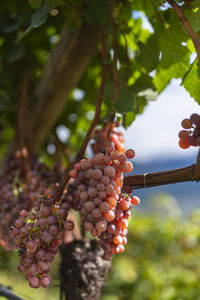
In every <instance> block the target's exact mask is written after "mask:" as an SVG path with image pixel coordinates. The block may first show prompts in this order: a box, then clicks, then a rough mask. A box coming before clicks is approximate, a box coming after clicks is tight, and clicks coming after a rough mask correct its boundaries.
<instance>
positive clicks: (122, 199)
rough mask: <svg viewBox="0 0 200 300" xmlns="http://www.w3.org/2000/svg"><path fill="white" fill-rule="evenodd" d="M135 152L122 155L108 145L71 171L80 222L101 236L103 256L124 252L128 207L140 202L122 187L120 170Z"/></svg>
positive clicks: (129, 167) (126, 168)
mask: <svg viewBox="0 0 200 300" xmlns="http://www.w3.org/2000/svg"><path fill="white" fill-rule="evenodd" d="M134 155H135V152H134V150H132V149H129V150H127V151H126V152H125V155H124V154H120V153H119V152H118V151H117V150H116V149H115V148H114V147H113V146H112V145H109V146H108V147H107V149H106V151H103V153H99V154H96V155H95V156H94V158H92V159H88V160H86V159H83V160H81V161H80V162H79V163H77V164H75V165H74V169H73V170H71V172H70V176H71V178H73V179H74V186H75V187H77V192H78V195H79V201H80V211H79V212H80V216H81V221H82V224H83V226H84V228H85V230H86V231H90V233H91V235H93V236H94V237H98V238H99V239H100V244H101V246H102V247H103V249H104V258H105V259H106V260H111V259H112V256H113V254H115V253H120V252H123V249H124V245H125V243H126V234H127V226H128V218H129V216H130V209H131V206H132V204H135V205H137V204H139V199H138V198H137V197H132V198H131V197H130V195H128V194H124V193H122V191H121V188H122V184H123V173H127V172H131V171H132V169H133V166H132V163H131V162H130V161H127V158H128V159H131V158H133V157H134Z"/></svg>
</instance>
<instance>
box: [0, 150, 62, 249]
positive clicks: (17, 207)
mask: <svg viewBox="0 0 200 300" xmlns="http://www.w3.org/2000/svg"><path fill="white" fill-rule="evenodd" d="M23 159H24V157H23V152H22V151H16V152H15V154H14V155H10V156H9V157H8V159H7V161H6V164H5V168H4V170H3V172H2V174H1V175H0V244H1V246H2V247H4V248H5V249H6V250H14V249H15V248H16V245H15V244H14V243H13V239H11V238H10V236H9V228H10V226H11V225H13V224H14V222H15V220H16V218H17V217H18V216H19V213H20V211H21V210H29V209H31V208H32V207H33V205H34V204H35V203H36V202H37V199H38V196H39V195H41V194H43V193H44V191H45V189H46V186H47V185H48V184H50V183H52V182H54V181H56V179H57V178H56V176H55V175H54V174H53V173H52V172H51V171H50V170H49V169H48V167H47V166H46V165H45V164H44V163H40V162H38V161H37V159H35V158H33V159H32V162H31V166H30V167H31V168H30V170H29V171H28V172H27V173H26V174H25V172H24V170H23V167H22V166H23Z"/></svg>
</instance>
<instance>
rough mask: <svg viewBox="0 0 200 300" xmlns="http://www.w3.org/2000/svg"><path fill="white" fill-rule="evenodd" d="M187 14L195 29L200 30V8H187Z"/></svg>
mask: <svg viewBox="0 0 200 300" xmlns="http://www.w3.org/2000/svg"><path fill="white" fill-rule="evenodd" d="M185 16H186V17H187V18H188V21H189V23H190V24H191V26H192V28H193V29H194V31H199V30H200V8H199V7H198V9H197V10H196V9H195V10H189V9H187V10H185Z"/></svg>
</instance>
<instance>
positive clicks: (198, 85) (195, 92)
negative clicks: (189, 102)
mask: <svg viewBox="0 0 200 300" xmlns="http://www.w3.org/2000/svg"><path fill="white" fill-rule="evenodd" d="M182 85H183V86H184V88H185V89H186V91H187V92H188V93H189V94H190V96H191V97H193V98H194V100H195V101H196V102H197V103H199V104H200V77H199V75H198V63H197V61H195V63H194V64H193V66H192V68H191V69H190V71H189V72H188V74H187V76H185V78H184V80H183V82H182Z"/></svg>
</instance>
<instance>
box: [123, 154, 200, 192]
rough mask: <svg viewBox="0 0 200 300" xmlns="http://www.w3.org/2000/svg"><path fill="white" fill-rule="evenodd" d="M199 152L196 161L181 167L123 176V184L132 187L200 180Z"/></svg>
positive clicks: (140, 187)
mask: <svg viewBox="0 0 200 300" xmlns="http://www.w3.org/2000/svg"><path fill="white" fill-rule="evenodd" d="M199 164H200V154H199V155H198V163H197V164H194V165H191V166H188V167H185V168H181V169H173V170H167V171H161V172H155V173H145V174H139V175H129V176H125V177H124V183H123V185H124V186H132V187H133V188H134V189H142V188H147V187H154V186H160V185H165V184H173V183H179V182H185V181H197V182H199V181H200V166H199ZM197 170H198V172H197Z"/></svg>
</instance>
